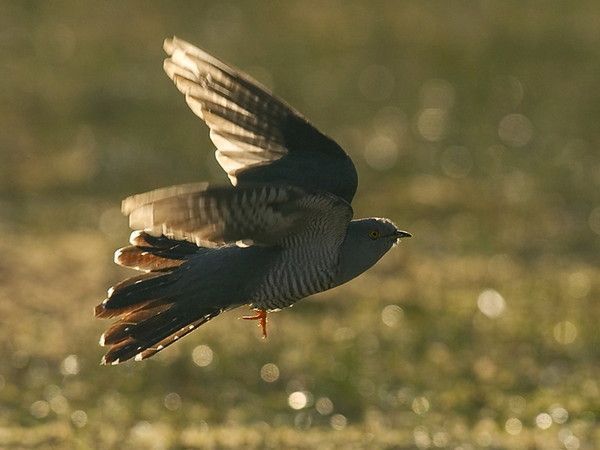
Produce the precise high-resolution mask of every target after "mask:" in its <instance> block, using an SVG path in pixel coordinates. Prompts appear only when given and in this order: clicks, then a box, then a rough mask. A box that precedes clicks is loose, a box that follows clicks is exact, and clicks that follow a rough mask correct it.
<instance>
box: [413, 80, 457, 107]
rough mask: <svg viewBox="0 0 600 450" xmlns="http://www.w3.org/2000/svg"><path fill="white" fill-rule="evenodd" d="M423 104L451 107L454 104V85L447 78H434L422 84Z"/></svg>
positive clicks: (425, 105)
mask: <svg viewBox="0 0 600 450" xmlns="http://www.w3.org/2000/svg"><path fill="white" fill-rule="evenodd" d="M420 94H421V104H422V105H423V106H424V107H425V108H440V109H450V108H452V106H453V105H454V98H455V93H454V87H453V86H452V85H451V84H450V83H449V82H447V81H446V80H441V79H433V80H429V81H426V82H425V83H423V86H421V92H420Z"/></svg>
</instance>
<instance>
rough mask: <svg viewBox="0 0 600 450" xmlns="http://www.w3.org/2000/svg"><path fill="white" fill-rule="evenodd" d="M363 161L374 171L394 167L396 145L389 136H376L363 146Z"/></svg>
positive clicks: (396, 157) (396, 154) (396, 152)
mask: <svg viewBox="0 0 600 450" xmlns="http://www.w3.org/2000/svg"><path fill="white" fill-rule="evenodd" d="M364 155H365V161H366V162H367V164H368V165H369V166H371V167H372V168H373V169H375V170H387V169H391V168H392V167H394V165H395V164H396V160H397V159H398V145H397V144H396V142H395V141H394V139H392V138H391V137H390V136H386V135H385V134H376V135H375V136H373V138H372V139H371V140H369V141H368V142H367V144H366V146H365V152H364Z"/></svg>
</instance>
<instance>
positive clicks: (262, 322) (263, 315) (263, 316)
mask: <svg viewBox="0 0 600 450" xmlns="http://www.w3.org/2000/svg"><path fill="white" fill-rule="evenodd" d="M254 311H256V314H255V315H253V316H242V319H244V320H258V321H259V322H258V326H259V327H261V328H262V337H263V339H266V338H267V311H265V310H264V309H258V308H255V309H254Z"/></svg>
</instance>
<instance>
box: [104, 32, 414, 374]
mask: <svg viewBox="0 0 600 450" xmlns="http://www.w3.org/2000/svg"><path fill="white" fill-rule="evenodd" d="M164 50H165V52H166V53H167V55H168V57H167V59H165V61H164V70H165V72H166V73H167V75H168V76H169V78H171V80H173V82H174V83H175V86H176V87H177V89H179V91H180V92H181V93H182V94H184V95H185V100H186V102H187V104H188V106H189V107H190V108H191V109H192V111H193V112H194V113H195V114H196V115H197V116H198V117H200V118H201V119H202V120H203V121H204V122H205V123H206V125H208V127H209V128H210V138H211V140H212V141H213V143H214V144H215V146H216V151H215V155H216V159H217V161H218V163H219V164H220V165H221V167H222V168H223V170H225V172H226V173H227V175H228V176H229V179H230V181H231V186H229V185H226V186H212V185H209V184H207V183H192V184H184V185H179V186H172V187H167V188H162V189H157V190H154V191H151V192H147V193H144V194H139V195H134V196H131V197H129V198H126V199H125V200H124V201H123V204H122V211H123V213H124V214H125V215H127V216H129V225H130V227H131V228H132V229H133V230H136V231H134V232H133V233H132V234H131V238H130V245H129V246H127V247H124V248H121V249H119V250H117V251H116V253H115V262H116V263H117V264H119V265H121V266H125V267H130V268H133V269H136V270H138V271H140V272H142V273H141V274H139V275H137V276H134V277H132V278H129V279H126V280H124V281H122V282H120V283H118V284H116V285H115V286H113V287H111V288H110V289H109V290H108V297H107V298H106V299H105V300H104V301H103V302H102V303H100V304H99V305H98V306H97V307H96V309H95V315H96V317H100V318H116V321H115V322H114V324H113V325H112V326H111V327H110V328H108V330H107V331H106V332H105V333H104V334H102V336H101V338H100V344H101V345H102V346H106V347H108V351H107V353H106V355H105V356H104V357H103V359H102V363H103V364H118V363H120V362H123V361H126V360H128V359H131V358H135V359H136V360H142V359H146V358H148V357H150V356H152V355H154V354H156V353H157V352H159V351H161V350H163V349H164V348H166V347H168V346H169V345H171V344H172V343H174V342H175V341H177V340H179V339H181V338H182V337H183V336H185V335H186V334H188V333H190V332H191V331H193V330H195V329H196V328H197V327H199V326H200V325H202V324H204V323H206V322H208V321H209V320H211V319H212V318H214V317H216V316H217V315H219V314H220V313H221V312H223V311H226V310H231V309H233V308H237V307H239V306H243V305H249V306H250V307H251V308H253V309H254V311H255V314H254V315H252V316H246V317H244V318H245V319H253V320H257V321H258V323H259V325H260V326H261V327H262V333H263V337H266V335H267V328H266V325H267V313H268V312H273V311H277V310H280V309H282V308H285V307H288V306H291V305H293V304H294V303H295V302H297V301H298V300H300V299H302V298H304V297H306V296H309V295H311V294H315V293H317V292H322V291H325V290H327V289H331V288H333V287H336V286H339V285H341V284H343V283H345V282H347V281H349V280H351V279H353V278H355V277H356V276H358V275H360V274H361V273H363V272H364V271H366V270H367V269H369V268H370V267H371V266H373V265H374V264H375V263H376V262H377V261H378V260H379V259H380V258H381V257H382V256H383V255H384V254H385V253H387V251H388V250H390V248H392V247H393V246H394V245H395V244H397V243H398V241H399V240H400V239H401V238H404V237H409V236H411V235H410V234H409V233H407V232H406V231H401V230H400V229H398V228H397V227H396V225H394V224H393V223H392V221H390V220H389V219H383V218H374V217H371V218H365V219H353V218H352V217H353V211H352V207H351V206H350V204H351V202H352V198H353V197H354V194H355V192H356V188H357V184H358V177H357V174H356V169H355V167H354V164H353V163H352V160H351V159H350V157H349V156H348V154H347V153H346V152H345V151H344V150H343V149H342V148H341V147H340V146H339V145H338V144H337V143H336V142H334V141H333V140H332V139H330V138H329V137H327V136H325V135H324V134H323V133H321V132H320V131H319V130H317V129H316V128H315V127H314V126H313V125H311V123H310V122H308V120H307V119H305V118H304V116H302V114H300V113H299V112H298V111H296V110H295V109H293V108H292V107H291V106H289V105H288V104H286V103H285V102H284V101H283V100H281V99H279V98H277V97H275V96H274V95H273V94H272V93H271V92H270V91H269V90H268V89H267V88H265V87H263V86H262V85H260V84H259V83H258V82H257V81H255V80H253V79H252V78H250V77H249V76H248V75H246V74H245V73H243V72H241V71H239V70H236V69H234V68H232V67H230V66H228V65H226V64H224V63H223V62H221V61H220V60H218V59H216V58H215V57H213V56H211V55H209V54H208V53H206V52H204V51H203V50H200V49H199V48H197V47H195V46H193V45H192V44H190V43H188V42H186V41H184V40H181V39H178V38H176V37H173V38H171V39H166V40H165V41H164Z"/></svg>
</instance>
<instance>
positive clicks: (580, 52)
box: [0, 0, 600, 450]
mask: <svg viewBox="0 0 600 450" xmlns="http://www.w3.org/2000/svg"><path fill="white" fill-rule="evenodd" d="M0 11H1V12H0V17H1V18H0V25H2V26H1V27H0V52H1V54H2V56H3V61H4V63H3V64H2V65H0V77H1V79H2V84H3V89H2V90H0V123H2V127H1V128H0V129H1V130H2V131H0V231H1V232H2V235H1V236H2V237H1V238H0V255H1V256H0V324H1V325H0V344H1V345H0V361H1V363H0V448H29V447H35V448H81V449H87V448H94V449H95V448H99V449H103V448H106V449H109V448H156V449H161V448H307V449H309V448H310V449H313V448H319V449H321V448H323V449H328V448H331V449H333V448H376V449H380V448H398V449H403V448H406V449H409V448H453V449H462V450H467V449H479V448H494V449H501V448H515V449H567V450H579V449H581V450H585V449H589V450H592V449H596V448H599V447H600V426H599V425H598V421H599V417H600V350H599V349H600V332H599V331H598V330H599V328H598V326H599V325H598V324H599V323H600V151H599V150H598V146H599V144H600V127H598V123H599V121H600V75H599V73H600V28H598V26H597V24H598V19H599V18H600V7H599V6H598V5H597V2H594V1H591V0H589V1H582V2H577V3H566V2H544V3H542V2H535V1H527V2H517V1H506V2H477V3H475V2H473V3H471V4H470V5H469V4H466V3H464V4H463V3H458V2H456V3H454V2H444V3H442V2H421V1H408V2H391V1H390V2H357V1H349V2H340V1H338V2H329V1H328V2H302V1H296V2H292V1H290V2H282V3H281V4H280V3H277V4H275V3H273V4H271V2H258V3H253V2H250V1H239V2H227V3H221V2H214V3H213V2H182V1H177V2H166V1H165V2H152V3H150V2H121V3H109V2H106V3H95V2H89V3H88V2H74V1H61V2H25V1H23V2H7V1H5V2H1V3H0ZM173 34H177V35H179V36H181V37H182V38H185V39H188V40H190V41H192V42H195V43H197V44H198V45H200V46H202V47H204V48H206V49H207V50H209V51H211V52H213V53H214V54H215V55H217V56H219V57H221V58H223V59H225V60H226V61H229V62H231V63H233V64H235V65H237V66H238V67H241V68H243V69H244V70H247V71H248V72H249V73H251V74H253V75H254V76H255V77H256V78H258V79H259V80H261V81H262V82H264V83H265V84H267V85H269V86H272V87H273V89H274V90H275V92H276V93H277V94H279V95H280V96H282V97H283V98H285V99H286V100H288V101H289V103H291V104H292V105H294V106H295V107H296V108H297V109H299V110H300V111H302V112H303V113H305V114H306V116H307V117H309V118H310V119H311V120H312V121H313V122H314V123H315V124H316V125H317V126H319V128H320V129H322V130H323V131H325V132H326V133H328V134H330V135H331V136H333V137H334V138H335V139H336V140H338V142H340V143H341V144H343V146H344V147H345V148H346V149H347V151H348V152H349V153H350V154H351V156H352V157H353V159H354V161H355V163H356V165H357V168H358V171H359V176H360V186H359V191H358V195H357V197H356V200H355V203H354V210H355V213H356V216H357V217H361V216H371V215H377V216H385V217H390V218H392V219H393V220H394V222H396V223H397V224H398V225H399V226H400V227H401V228H402V229H406V230H408V231H410V232H412V233H413V235H414V237H413V238H412V239H409V240H406V241H403V242H402V244H401V245H400V246H399V247H398V248H396V249H395V250H394V251H392V252H390V253H389V254H388V255H387V256H386V257H385V258H384V259H383V260H382V261H381V262H380V263H379V264H378V265H377V266H376V267H375V268H374V269H373V270H371V271H369V272H368V273H367V274H365V275H363V276H361V277H360V278H358V279H356V280H354V281H352V282H351V283H349V284H347V285H345V286H342V287H340V288H337V289H335V290H333V291H330V292H327V293H324V294H320V295H317V296H314V297H312V298H310V299H309V300H305V301H302V302H300V303H298V304H297V305H296V306H295V307H294V308H293V309H288V310H285V311H282V312H280V313H278V314H274V315H272V316H271V321H270V323H269V326H270V335H269V338H268V339H267V340H262V339H261V338H260V332H259V330H258V329H257V328H256V327H255V326H253V325H252V324H249V323H248V322H245V321H241V320H238V317H240V316H241V315H243V314H245V313H246V312H247V311H245V310H237V311H233V312H230V313H226V314H224V315H223V316H222V317H219V318H218V319H217V320H215V321H213V322H211V323H210V324H208V325H207V326H206V327H203V328H202V329H201V330H198V331H196V332H194V333H193V334H191V335H190V336H189V337H186V338H185V339H184V340H183V341H182V342H180V343H178V344H177V345H175V346H173V347H170V348H169V349H168V350H165V351H164V352H162V353H160V354H159V355H157V357H156V358H153V359H151V360H149V361H145V362H142V363H128V364H123V365H120V366H115V367H103V366H100V365H99V361H100V358H101V356H102V349H101V348H100V347H99V346H98V345H97V341H98V337H99V335H100V334H101V332H102V331H103V330H104V328H105V327H106V326H107V325H108V323H107V322H105V321H100V320H95V319H94V318H93V307H94V306H95V305H96V304H97V303H98V302H99V301H101V300H102V299H103V298H104V296H105V291H106V289H107V288H108V287H109V286H110V285H111V284H113V283H115V282H116V281H118V280H120V279H122V278H124V277H125V276H127V275H129V274H130V272H128V271H126V270H124V269H120V268H118V267H116V266H114V265H113V263H112V253H113V251H114V249H116V248H117V247H119V246H122V245H124V244H125V243H126V241H127V238H128V233H129V230H128V229H127V222H126V219H125V218H124V217H122V216H121V215H120V212H119V204H120V200H121V199H122V198H123V197H125V196H127V195H129V194H132V193H137V192H143V191H145V190H149V189H152V188H156V187H160V186H165V185H169V184H176V183H183V182H189V181H195V180H202V179H207V180H211V181H213V182H217V181H221V182H223V183H225V182H226V181H227V180H226V177H225V176H224V175H223V174H222V173H221V172H220V168H219V167H218V165H217V164H216V162H215V161H214V158H213V156H212V148H213V146H212V144H211V143H210V141H209V139H208V133H207V130H206V128H205V126H204V125H203V124H201V122H200V121H199V120H198V119H197V118H196V117H195V116H194V115H193V114H192V113H191V112H190V111H189V110H188V109H187V106H186V105H185V102H184V101H183V99H182V98H181V97H180V96H179V94H178V93H177V91H176V89H175V88H174V87H173V86H172V83H171V82H170V81H169V80H168V78H167V77H166V76H165V75H164V73H163V72H162V59H163V57H164V56H163V54H162V50H161V45H162V40H163V38H164V37H167V36H171V35H173ZM333 176H335V175H333Z"/></svg>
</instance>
